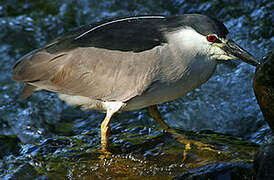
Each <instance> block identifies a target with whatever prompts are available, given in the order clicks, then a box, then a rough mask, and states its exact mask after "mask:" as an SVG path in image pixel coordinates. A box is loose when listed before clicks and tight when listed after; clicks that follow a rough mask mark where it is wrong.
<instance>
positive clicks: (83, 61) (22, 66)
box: [13, 47, 159, 102]
mask: <svg viewBox="0 0 274 180" xmlns="http://www.w3.org/2000/svg"><path fill="white" fill-rule="evenodd" d="M157 53H159V49H157V48H155V49H152V50H149V51H144V52H142V53H131V52H119V51H112V50H105V49H98V48H92V47H90V48H76V49H74V50H72V51H70V52H69V53H68V54H67V53H65V52H64V53H62V54H58V55H57V54H55V55H53V54H50V53H48V52H46V51H45V50H42V51H40V52H38V53H36V54H34V55H32V56H30V57H27V58H26V59H24V60H23V61H21V62H20V63H19V64H17V65H15V67H14V71H13V79H14V80H16V81H23V82H25V83H26V84H29V85H31V86H26V87H25V91H24V93H25V95H24V94H23V96H24V97H27V96H29V95H31V93H32V92H34V91H36V90H41V89H44V90H48V91H53V92H57V93H62V94H69V95H77V96H85V97H90V98H92V99H97V100H104V101H123V102H125V101H127V100H129V99H131V98H133V97H135V96H138V95H140V94H142V93H143V92H144V91H145V90H146V89H147V88H148V87H149V86H150V84H151V83H152V81H153V80H154V79H155V77H156V74H157V73H158V70H159V65H158V62H159V61H158V59H157V57H158V56H157ZM31 87H37V88H31ZM29 91H31V92H29Z"/></svg>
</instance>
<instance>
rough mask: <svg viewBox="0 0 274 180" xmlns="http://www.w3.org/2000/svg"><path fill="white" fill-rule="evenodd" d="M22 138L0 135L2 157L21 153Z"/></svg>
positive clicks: (0, 153) (0, 155)
mask: <svg viewBox="0 0 274 180" xmlns="http://www.w3.org/2000/svg"><path fill="white" fill-rule="evenodd" d="M19 143H20V140H19V139H18V137H16V136H6V135H0V144H1V145H0V159H2V158H3V157H4V156H6V155H11V154H14V155H18V154H19V149H20V148H19Z"/></svg>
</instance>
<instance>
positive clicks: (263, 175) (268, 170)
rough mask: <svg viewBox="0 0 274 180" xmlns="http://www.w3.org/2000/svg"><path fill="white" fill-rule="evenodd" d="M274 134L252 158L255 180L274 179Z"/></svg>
mask: <svg viewBox="0 0 274 180" xmlns="http://www.w3.org/2000/svg"><path fill="white" fill-rule="evenodd" d="M273 169H274V136H272V137H271V138H269V139H268V141H267V142H266V143H265V144H264V145H262V146H261V147H260V149H259V151H258V152H257V154H256V155H255V158H254V170H255V174H256V180H272V179H274V171H273Z"/></svg>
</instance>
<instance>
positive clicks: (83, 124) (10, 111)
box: [0, 0, 274, 146]
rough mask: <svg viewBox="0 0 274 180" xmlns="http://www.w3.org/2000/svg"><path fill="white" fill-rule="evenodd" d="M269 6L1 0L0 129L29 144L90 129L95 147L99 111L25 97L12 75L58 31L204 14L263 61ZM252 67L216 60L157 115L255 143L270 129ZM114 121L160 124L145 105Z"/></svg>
mask: <svg viewBox="0 0 274 180" xmlns="http://www.w3.org/2000/svg"><path fill="white" fill-rule="evenodd" d="M273 6H274V3H273V1H272V0H254V1H250V0H242V1H238V0H233V1H231V0H221V1H212V0H202V1H195V0H190V1H183V0H150V1H147V0H130V1H123V0H92V1H89V0H51V1H48V0H39V1H29V0H1V1H0V135H15V136H16V137H17V138H19V140H20V141H21V142H22V143H23V144H28V145H30V144H33V143H37V142H40V141H41V140H42V141H43V140H46V139H47V138H51V137H63V136H66V137H70V136H74V135H78V134H85V133H90V132H91V131H92V132H94V134H93V137H94V141H93V143H94V144H96V145H97V146H98V144H99V129H100V124H101V121H102V120H103V118H104V114H103V113H100V112H97V111H85V112H84V111H81V110H80V109H79V108H77V107H70V106H68V105H66V104H64V103H63V102H62V101H61V100H59V99H58V98H57V96H56V95H55V94H54V93H49V92H38V93H35V94H34V95H32V96H31V97H30V98H28V99H27V100H24V101H22V100H20V99H19V97H20V92H21V90H22V88H23V85H22V84H20V83H16V82H14V81H12V80H11V69H12V65H13V64H14V63H15V62H16V60H18V59H19V58H20V57H21V56H22V55H24V54H26V53H28V52H29V51H31V50H33V49H36V48H39V47H41V46H43V45H46V44H47V43H49V42H50V41H51V40H53V39H54V38H56V37H58V36H59V35H61V34H62V33H65V32H68V31H70V30H73V29H75V28H76V27H79V26H82V25H86V24H89V23H94V22H98V21H101V20H103V19H109V18H113V17H123V16H131V15H147V14H149V15H151V14H153V15H178V14H184V13H202V14H206V15H209V16H212V17H215V18H217V19H219V20H220V21H222V22H224V24H225V25H226V26H227V28H228V29H229V31H230V33H231V36H232V38H233V39H234V40H235V41H236V42H237V43H238V44H240V45H241V46H242V47H244V48H245V49H246V50H248V51H249V52H250V53H251V54H253V55H254V56H255V57H256V58H258V59H261V58H262V57H263V55H265V54H266V53H267V52H268V51H270V50H271V49H273V41H274V36H273V34H274V33H273V24H274V23H273V20H274V17H273V16H274V15H273V14H274V13H273ZM254 71H255V68H254V67H251V66H250V65H247V64H244V63H240V62H238V61H232V62H227V63H220V64H219V65H218V67H217V70H216V73H215V74H214V75H213V77H212V78H211V79H210V80H209V81H208V82H207V83H205V84H204V85H202V87H201V88H198V89H196V90H194V91H193V92H191V93H189V94H187V95H186V96H184V97H181V98H180V99H178V100H176V101H172V102H168V103H164V104H161V105H160V106H159V109H160V111H161V114H162V116H163V118H164V119H165V121H166V122H167V123H168V124H169V125H170V126H172V127H175V128H177V129H181V130H186V131H201V130H210V131H214V132H219V133H224V134H231V135H233V136H236V137H240V138H242V139H244V140H247V141H250V142H255V143H260V142H262V141H263V140H264V139H265V137H267V135H268V134H269V133H270V130H269V128H268V125H267V124H266V123H265V122H264V120H263V116H262V113H261V112H260V109H259V106H258V104H257V101H256V98H255V96H254V93H253V89H252V80H253V76H254ZM111 123H112V127H113V131H115V132H116V131H117V132H120V131H121V132H122V131H123V132H128V131H127V130H128V129H134V128H136V127H143V129H142V130H143V131H146V132H147V133H148V134H149V133H157V130H153V129H152V132H151V129H150V128H153V127H156V128H157V127H158V126H157V124H156V123H154V121H153V120H152V119H151V118H150V117H149V114H148V111H147V109H143V110H139V111H131V112H121V113H117V114H116V115H115V116H114V118H113V119H112V122H111ZM158 131H160V130H158ZM139 133H142V132H141V131H140V132H139ZM114 134H115V133H114ZM112 138H113V139H112V141H114V142H116V141H117V142H118V141H119V139H118V138H116V139H115V137H112ZM120 140H121V139H120Z"/></svg>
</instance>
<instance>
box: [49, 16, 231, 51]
mask: <svg viewBox="0 0 274 180" xmlns="http://www.w3.org/2000/svg"><path fill="white" fill-rule="evenodd" d="M186 26H188V27H192V28H193V29H195V30H196V31H197V32H199V33H201V34H203V35H208V34H217V35H218V36H219V37H225V36H226V35H227V34H228V30H227V29H226V27H225V26H224V25H223V23H221V22H219V21H217V20H215V19H212V18H209V17H207V16H204V15H199V14H185V15H181V16H172V17H164V16H139V17H129V18H124V19H118V20H113V21H107V22H101V23H95V24H91V25H87V26H83V27H80V28H79V29H76V30H75V31H72V32H69V33H67V34H65V35H63V36H61V37H60V38H57V39H56V40H55V41H54V42H53V43H51V44H49V45H48V46H46V50H47V51H48V52H50V53H57V52H60V51H67V50H70V49H73V48H76V47H97V48H104V49H110V50H119V51H133V52H142V51H145V50H149V49H152V48H154V47H156V46H159V45H161V44H163V43H167V40H166V33H167V32H172V31H176V30H179V29H182V28H183V27H186Z"/></svg>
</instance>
